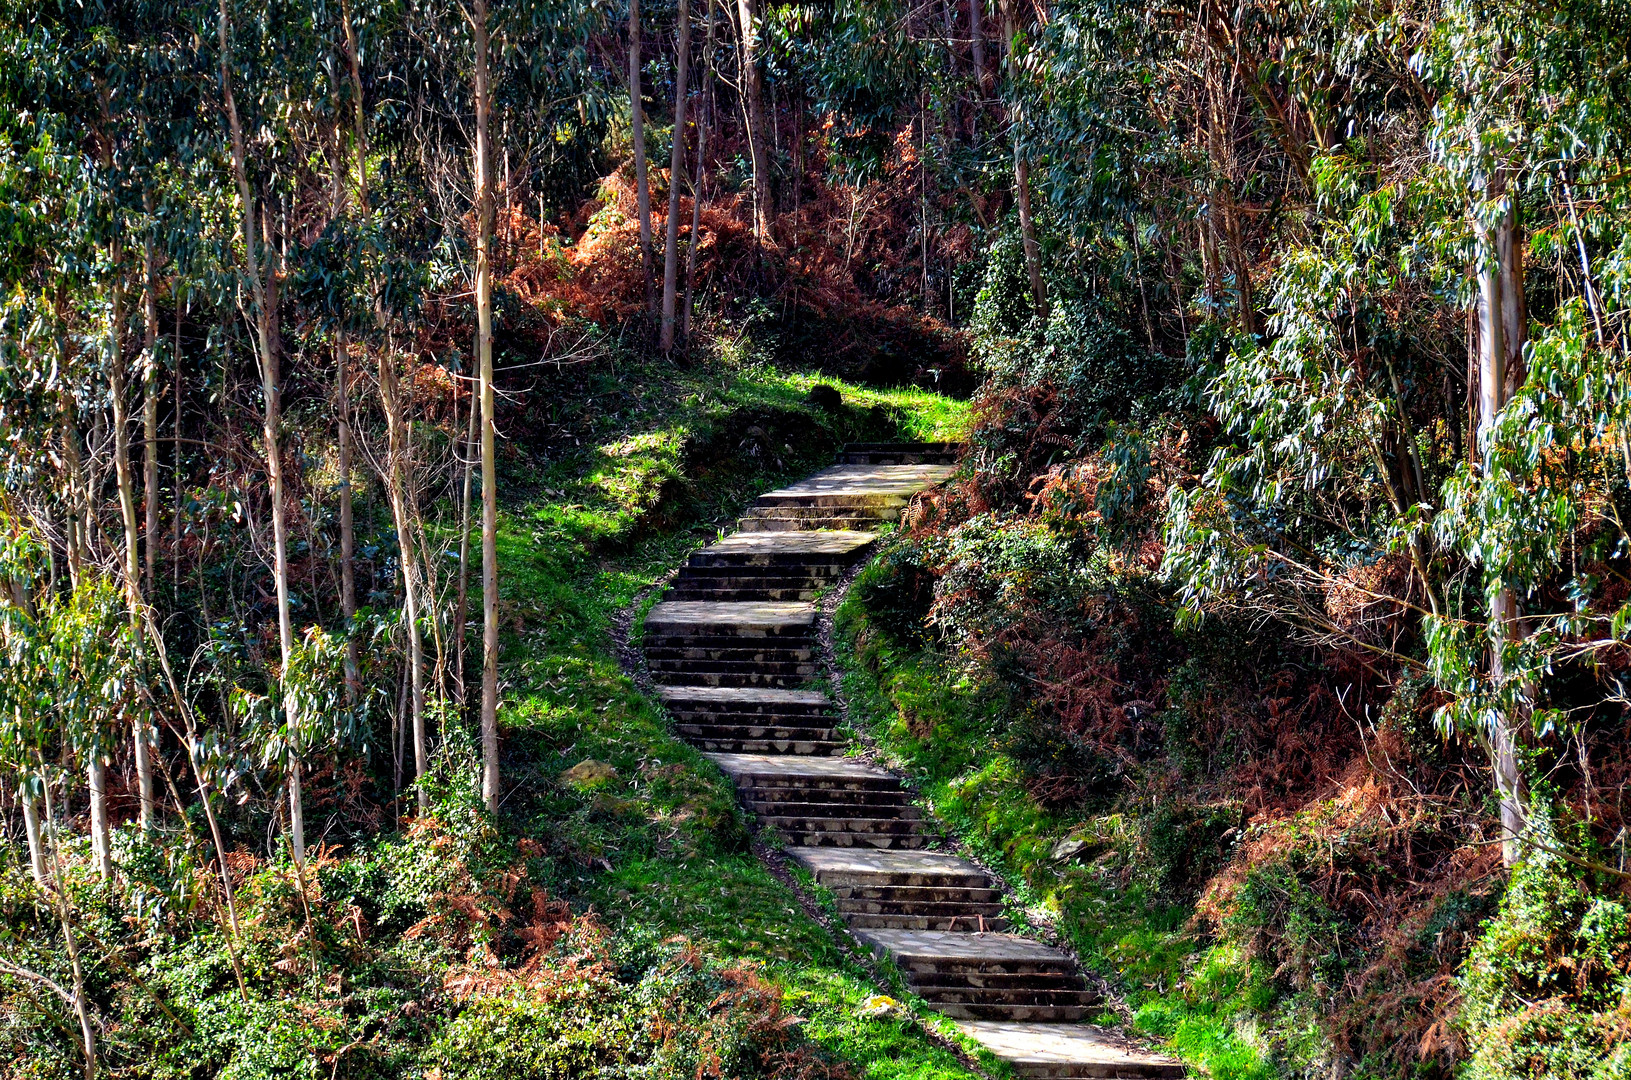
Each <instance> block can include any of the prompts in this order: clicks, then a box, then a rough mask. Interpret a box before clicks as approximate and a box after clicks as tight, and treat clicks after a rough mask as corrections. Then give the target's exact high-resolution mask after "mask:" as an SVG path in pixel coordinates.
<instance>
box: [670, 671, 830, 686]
mask: <svg viewBox="0 0 1631 1080" xmlns="http://www.w3.org/2000/svg"><path fill="white" fill-rule="evenodd" d="M651 681H652V682H654V683H657V684H658V685H659V686H720V687H766V688H773V689H781V690H793V689H796V688H798V687H800V686H803V685H804V684H805V683H807V682H809V681H810V677H809V676H808V675H774V674H768V673H766V672H763V671H749V672H733V671H653V672H652V673H651Z"/></svg>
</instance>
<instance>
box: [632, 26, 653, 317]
mask: <svg viewBox="0 0 1631 1080" xmlns="http://www.w3.org/2000/svg"><path fill="white" fill-rule="evenodd" d="M629 130H630V138H631V139H632V140H633V142H634V196H635V201H636V202H637V203H638V211H637V212H638V213H639V215H640V271H641V273H642V275H644V277H645V282H646V311H647V312H648V313H649V314H652V315H655V314H656V313H657V289H656V285H655V283H654V282H653V280H652V257H651V186H650V183H649V177H648V176H647V174H646V126H645V109H644V107H643V106H642V105H641V103H640V0H629Z"/></svg>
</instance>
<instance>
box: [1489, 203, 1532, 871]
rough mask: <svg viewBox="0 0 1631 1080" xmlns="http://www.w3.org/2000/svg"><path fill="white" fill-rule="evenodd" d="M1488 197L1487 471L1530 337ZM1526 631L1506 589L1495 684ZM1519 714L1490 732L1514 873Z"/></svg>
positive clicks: (1515, 260) (1512, 258) (1498, 601)
mask: <svg viewBox="0 0 1631 1080" xmlns="http://www.w3.org/2000/svg"><path fill="white" fill-rule="evenodd" d="M1491 184H1492V188H1493V190H1491V191H1490V192H1489V193H1488V194H1489V195H1491V196H1492V197H1496V198H1499V197H1500V196H1501V195H1502V194H1505V195H1506V196H1507V198H1508V199H1509V200H1510V203H1509V206H1508V209H1507V210H1506V212H1505V214H1504V215H1503V216H1502V218H1501V219H1500V220H1499V221H1498V222H1497V223H1496V224H1495V225H1494V227H1493V228H1491V227H1487V226H1484V225H1482V224H1480V225H1479V226H1478V230H1477V231H1478V234H1479V239H1480V241H1481V246H1482V247H1483V248H1484V258H1483V259H1482V260H1481V261H1480V264H1479V270H1478V294H1479V295H1478V323H1477V325H1478V437H1479V442H1480V447H1479V450H1480V453H1481V454H1482V460H1483V462H1484V469H1485V471H1486V472H1487V471H1488V470H1490V469H1491V468H1492V467H1493V463H1492V461H1491V458H1490V454H1489V449H1488V443H1487V440H1488V438H1489V436H1490V432H1491V430H1492V429H1493V428H1494V426H1495V423H1496V420H1497V419H1498V417H1499V415H1500V412H1501V409H1502V408H1503V407H1505V405H1506V403H1507V401H1508V400H1510V398H1511V396H1512V394H1513V392H1515V391H1516V389H1517V387H1518V386H1520V385H1522V383H1523V378H1524V374H1523V344H1524V340H1525V339H1526V337H1527V335H1528V312H1527V309H1526V304H1525V301H1524V284H1523V245H1522V243H1521V240H1520V232H1519V224H1518V217H1517V210H1516V194H1515V193H1513V192H1510V191H1508V190H1507V189H1506V187H1505V182H1504V180H1503V179H1502V178H1500V177H1499V176H1497V177H1496V178H1495V179H1494V180H1492V181H1491ZM1521 633H1522V631H1521V628H1520V626H1519V623H1518V601H1517V597H1516V595H1515V594H1514V593H1513V592H1512V590H1511V589H1502V590H1501V591H1500V592H1499V593H1498V594H1497V595H1496V597H1495V599H1494V601H1493V603H1491V605H1490V611H1489V669H1490V680H1491V681H1492V682H1493V683H1494V684H1495V685H1496V686H1497V687H1500V686H1502V685H1503V684H1504V683H1505V682H1506V680H1507V679H1508V678H1509V675H1508V672H1507V670H1506V663H1505V658H1504V656H1503V651H1504V649H1505V647H1506V645H1507V644H1508V643H1509V642H1511V641H1513V640H1514V639H1515V638H1516V637H1517V636H1518V635H1519V634H1521ZM1521 721H1522V717H1521V716H1519V715H1513V714H1511V713H1502V714H1497V715H1496V717H1495V719H1494V721H1493V725H1492V727H1491V730H1490V731H1489V732H1488V733H1487V738H1488V745H1489V755H1490V765H1491V768H1492V771H1493V773H1494V780H1495V792H1496V796H1497V798H1498V799H1499V801H1500V808H1501V855H1502V858H1503V860H1504V861H1505V862H1506V864H1507V865H1508V866H1511V865H1512V864H1513V863H1515V862H1516V861H1517V859H1518V857H1519V855H1520V854H1521V841H1522V837H1523V834H1524V831H1525V829H1526V828H1527V817H1528V815H1527V807H1526V805H1525V796H1524V792H1523V786H1522V784H1523V781H1522V774H1521V771H1520V769H1519V765H1518V729H1519V725H1520V723H1521Z"/></svg>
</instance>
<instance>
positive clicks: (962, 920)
mask: <svg viewBox="0 0 1631 1080" xmlns="http://www.w3.org/2000/svg"><path fill="white" fill-rule="evenodd" d="M841 914H842V915H843V916H844V922H845V923H847V924H848V925H849V926H850V927H851V928H852V929H856V930H946V931H955V932H957V933H960V934H977V933H988V932H996V931H1003V930H1007V929H1008V920H1007V919H1006V918H1004V917H1003V916H1001V915H989V916H981V915H902V914H895V913H884V914H877V915H873V914H866V913H859V912H842V913H841Z"/></svg>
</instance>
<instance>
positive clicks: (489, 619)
mask: <svg viewBox="0 0 1631 1080" xmlns="http://www.w3.org/2000/svg"><path fill="white" fill-rule="evenodd" d="M475 32H476V80H475V81H476V87H475V89H476V222H477V223H476V327H477V334H478V336H479V339H480V343H481V347H480V350H479V351H480V354H481V611H482V632H481V796H482V800H483V801H484V802H485V803H486V804H487V809H488V810H489V811H490V812H492V813H497V812H498V476H497V471H498V470H497V463H496V461H495V460H494V453H495V447H494V445H493V271H492V247H493V180H492V162H491V160H490V158H491V152H490V148H489V146H488V136H487V129H488V120H489V113H490V111H491V98H490V91H489V87H488V85H487V0H475ZM648 280H649V279H648Z"/></svg>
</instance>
